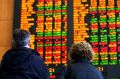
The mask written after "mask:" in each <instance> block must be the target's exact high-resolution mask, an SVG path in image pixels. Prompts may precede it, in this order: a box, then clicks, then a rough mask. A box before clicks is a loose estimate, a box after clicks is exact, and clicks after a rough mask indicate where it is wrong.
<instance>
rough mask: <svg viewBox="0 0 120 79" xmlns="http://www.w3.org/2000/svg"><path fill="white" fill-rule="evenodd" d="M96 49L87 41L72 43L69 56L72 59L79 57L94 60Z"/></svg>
mask: <svg viewBox="0 0 120 79" xmlns="http://www.w3.org/2000/svg"><path fill="white" fill-rule="evenodd" d="M93 55H94V51H93V49H92V47H91V45H90V44H89V43H87V42H78V43H75V44H73V45H72V47H71V49H70V52H69V55H68V58H69V59H70V60H72V61H76V60H79V59H88V60H92V58H93Z"/></svg>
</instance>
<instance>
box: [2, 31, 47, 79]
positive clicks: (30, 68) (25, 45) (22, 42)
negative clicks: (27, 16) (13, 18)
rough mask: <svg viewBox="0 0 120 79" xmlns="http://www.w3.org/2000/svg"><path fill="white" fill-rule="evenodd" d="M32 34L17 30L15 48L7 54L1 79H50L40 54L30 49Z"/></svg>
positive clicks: (3, 62) (15, 32) (14, 39)
mask: <svg viewBox="0 0 120 79" xmlns="http://www.w3.org/2000/svg"><path fill="white" fill-rule="evenodd" d="M29 41H30V33H29V32H27V31H26V30H22V29H16V30H15V31H14V33H13V48H12V49H10V50H9V51H7V52H6V53H5V55H4V56H3V59H2V62H1V66H0V79H49V72H48V69H47V67H46V66H45V64H44V62H43V60H42V59H41V58H40V56H39V54H38V53H37V52H36V51H34V50H32V49H30V48H29Z"/></svg>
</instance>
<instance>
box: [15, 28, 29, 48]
mask: <svg viewBox="0 0 120 79" xmlns="http://www.w3.org/2000/svg"><path fill="white" fill-rule="evenodd" d="M29 39H30V33H29V32H28V31H26V30H23V29H15V30H14V32H13V44H14V46H15V47H20V46H26V45H27V44H28V43H29Z"/></svg>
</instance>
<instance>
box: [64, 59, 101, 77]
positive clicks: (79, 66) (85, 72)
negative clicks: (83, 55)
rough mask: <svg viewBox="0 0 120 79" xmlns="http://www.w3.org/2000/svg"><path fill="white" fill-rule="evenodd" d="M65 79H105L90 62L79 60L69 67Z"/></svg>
mask: <svg viewBox="0 0 120 79" xmlns="http://www.w3.org/2000/svg"><path fill="white" fill-rule="evenodd" d="M65 79H103V76H102V74H101V72H100V71H98V70H97V69H96V68H95V67H94V66H92V65H91V64H90V63H89V61H88V60H78V61H75V62H74V63H73V64H71V65H70V66H68V69H67V75H66V78H65Z"/></svg>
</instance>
